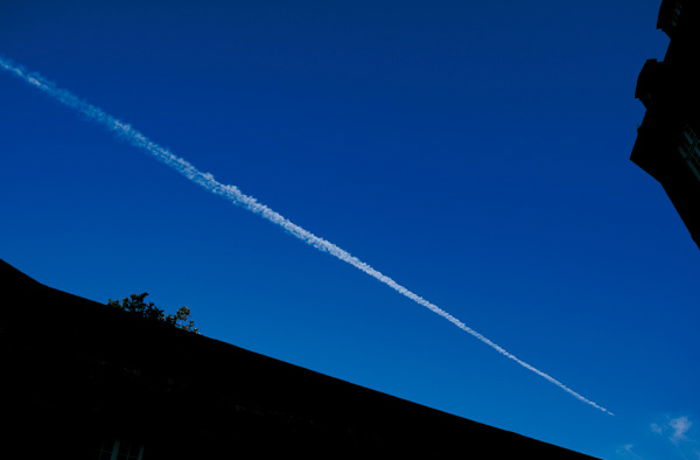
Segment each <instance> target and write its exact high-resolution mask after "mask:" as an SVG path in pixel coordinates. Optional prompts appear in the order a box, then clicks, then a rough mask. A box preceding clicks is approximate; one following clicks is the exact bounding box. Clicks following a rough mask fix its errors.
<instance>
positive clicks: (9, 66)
mask: <svg viewBox="0 0 700 460" xmlns="http://www.w3.org/2000/svg"><path fill="white" fill-rule="evenodd" d="M0 69H2V70H5V71H7V72H9V73H10V74H12V75H14V76H15V77H17V78H19V79H21V80H22V81H24V82H25V83H27V84H29V85H31V86H33V87H35V88H37V89H39V90H41V91H43V92H44V93H46V94H47V95H49V96H50V97H51V98H53V99H55V100H57V101H58V102H60V103H62V104H64V105H66V106H68V107H70V108H71V109H74V110H76V111H78V112H80V113H82V114H83V115H85V116H87V117H88V118H90V119H92V120H94V121H96V122H97V123H99V124H100V125H102V126H103V127H105V128H107V129H108V130H110V131H112V132H114V133H115V134H116V135H117V136H118V137H120V138H122V139H124V140H125V141H127V142H128V143H130V144H131V145H133V146H134V147H137V148H139V149H141V150H144V151H146V153H149V154H150V155H152V156H154V157H156V158H157V159H158V160H160V161H162V162H163V163H165V164H166V165H168V166H170V167H171V168H173V169H175V170H176V171H178V172H179V173H180V174H182V175H183V176H185V177H187V178H188V179H189V180H191V181H192V182H195V183H196V184H199V185H201V186H202V187H204V188H205V189H207V190H208V191H210V192H212V193H214V194H216V195H221V196H222V197H224V198H226V199H228V200H229V201H231V202H233V203H234V204H236V205H239V206H242V207H243V208H245V209H247V210H249V211H251V212H253V213H255V214H258V215H259V216H261V217H263V218H264V219H267V220H269V221H270V222H272V223H274V224H277V225H279V226H280V227H282V228H284V229H285V230H287V231H288V232H289V233H291V234H292V235H294V236H295V237H297V238H299V239H300V240H302V241H304V242H305V243H307V244H309V245H311V246H313V247H315V248H316V249H318V250H320V251H323V252H327V253H329V254H331V255H332V256H335V257H337V258H338V259H340V260H342V261H343V262H347V263H348V264H350V265H352V266H353V267H355V268H357V269H359V270H361V271H363V272H365V273H366V274H368V275H369V276H371V277H372V278H375V279H376V280H378V281H380V282H382V283H384V284H386V285H387V286H389V287H390V288H392V289H393V290H395V291H396V292H398V293H399V294H401V295H403V296H405V297H408V298H409V299H411V300H413V301H414V302H416V303H417V304H418V305H421V306H423V307H425V308H427V309H428V310H430V311H432V312H433V313H435V314H437V315H439V316H442V317H443V318H445V319H446V320H447V321H449V322H450V323H452V324H453V325H455V326H457V327H458V328H460V329H462V330H463V331H465V332H467V333H468V334H470V335H472V336H473V337H475V338H477V339H478V340H480V341H481V342H483V343H485V344H486V345H488V346H489V347H491V348H493V349H494V350H496V351H497V352H499V353H500V354H502V355H503V356H505V357H506V358H508V359H511V360H513V361H515V362H516V363H518V364H519V365H521V366H522V367H524V368H525V369H527V370H529V371H532V372H534V373H535V374H537V375H539V376H540V377H542V378H543V379H545V380H547V381H548V382H550V383H552V384H554V385H556V386H557V387H559V388H561V389H562V390H564V391H565V392H567V393H569V394H570V395H571V396H573V397H574V398H576V399H578V400H579V401H582V402H584V403H586V404H589V405H591V406H593V407H595V408H596V409H598V410H600V411H603V412H605V413H606V414H608V415H614V414H613V413H612V412H610V411H609V410H607V409H606V408H604V407H602V406H600V405H599V404H597V403H596V402H594V401H591V400H590V399H588V398H586V397H584V396H582V395H580V394H579V393H577V392H575V391H574V390H572V389H571V388H569V387H568V386H566V385H564V384H563V383H561V382H560V381H559V380H557V379H555V378H554V377H552V376H551V375H549V374H547V373H545V372H542V371H541V370H539V369H537V368H536V367H534V366H532V365H531V364H528V363H526V362H525V361H523V360H522V359H520V358H518V357H517V356H515V355H513V354H512V353H510V352H509V351H507V350H506V349H505V348H503V347H501V346H500V345H498V344H496V343H494V342H492V341H491V340H489V339H488V338H486V337H484V336H483V335H481V334H480V333H479V332H477V331H475V330H474V329H472V328H470V327H469V326H467V325H466V324H464V323H463V322H462V321H460V320H459V319H457V318H455V317H454V316H452V315H451V314H450V313H448V312H446V311H445V310H443V309H442V308H440V307H438V306H437V305H435V304H434V303H432V302H430V301H428V300H426V299H424V298H423V297H421V296H419V295H418V294H416V293H414V292H412V291H410V290H409V289H407V288H405V287H404V286H402V285H400V284H399V283H397V282H396V281H394V280H393V279H391V278H390V277H388V276H386V275H384V274H383V273H381V272H380V271H379V270H376V269H374V268H372V267H371V266H370V265H368V264H367V263H365V262H363V261H361V260H360V259H358V258H357V257H355V256H353V255H352V254H350V253H349V252H347V251H346V250H344V249H342V248H340V247H338V246H336V245H335V244H333V243H331V242H330V241H328V240H325V239H323V238H321V237H318V236H316V235H314V234H313V233H311V232H309V231H308V230H306V229H304V228H302V227H300V226H298V225H296V224H295V223H294V222H292V221H290V220H289V219H287V218H286V217H284V216H283V215H281V214H280V213H278V212H276V211H273V210H272V209H270V208H269V207H267V206H265V205H264V204H262V203H260V202H258V200H256V199H255V198H253V197H252V196H250V195H246V194H244V193H243V192H241V191H240V190H239V189H238V187H236V186H235V185H226V184H222V183H221V182H219V181H217V180H216V179H214V176H213V175H211V174H210V173H207V172H202V171H200V170H198V169H197V168H195V167H194V166H193V165H192V164H191V163H189V162H188V161H187V160H185V159H183V158H180V157H178V156H176V155H175V154H173V153H172V152H171V151H170V150H168V149H167V148H165V147H162V146H160V145H158V144H156V143H155V142H153V141H151V140H150V139H148V138H147V137H146V136H144V135H143V134H141V133H140V132H139V131H137V130H136V129H134V128H132V127H131V126H130V125H129V124H127V123H124V122H123V121H120V120H119V119H117V118H115V117H113V116H112V115H109V114H108V113H105V112H104V111H103V110H102V109H100V108H98V107H96V106H94V105H92V104H90V103H88V102H86V101H84V100H82V99H80V98H79V97H77V96H76V95H74V94H73V93H71V92H70V91H67V90H65V89H61V88H58V87H56V86H55V85H54V84H53V83H52V82H50V81H48V80H46V79H45V78H43V77H42V76H41V75H39V74H37V73H33V72H29V71H28V70H27V69H25V68H24V67H23V66H21V65H19V64H16V63H14V62H12V61H11V60H9V59H6V58H3V57H2V56H0Z"/></svg>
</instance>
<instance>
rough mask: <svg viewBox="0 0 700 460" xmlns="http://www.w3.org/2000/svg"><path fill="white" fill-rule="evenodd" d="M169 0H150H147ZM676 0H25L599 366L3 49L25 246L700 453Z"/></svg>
mask: <svg viewBox="0 0 700 460" xmlns="http://www.w3.org/2000/svg"><path fill="white" fill-rule="evenodd" d="M144 3H145V4H144ZM658 3H659V2H658V1H650V0H644V1H631V0H624V1H618V2H614V3H612V4H611V2H604V1H598V0H594V1H588V2H574V3H571V2H568V3H565V4H562V3H561V2H553V1H543V2H539V3H534V4H533V3H532V2H515V1H505V2H499V3H497V4H496V3H494V2H486V3H484V2H456V1H454V2H447V1H436V2H430V3H429V4H428V3H427V2H405V1H404V2H388V1H387V2H384V1H379V2H376V1H375V2H364V1H354V2H340V1H329V2H323V3H321V2H296V3H293V2H280V1H277V2H272V1H265V2H214V1H207V0H204V1H201V2H198V3H197V4H196V5H195V4H191V3H189V2H172V1H170V2H161V1H149V2H136V1H125V2H119V3H118V4H116V3H114V4H111V3H110V4H106V3H101V2H79V1H74V0H66V1H64V2H50V1H31V0H30V1H7V2H3V4H2V14H1V15H0V44H1V45H2V46H0V54H2V55H4V56H7V57H9V58H11V59H13V60H16V61H17V62H19V63H21V64H23V65H25V66H27V67H28V68H29V69H31V70H35V71H37V72H39V73H41V74H42V75H44V76H45V77H47V78H48V79H50V80H52V81H54V82H56V83H57V85H58V86H60V87H65V88H66V89H68V90H70V91H72V92H74V93H76V94H77V95H79V96H80V97H83V98H85V99H86V100H88V101H90V102H91V103H93V104H95V105H97V106H99V107H101V108H103V109H104V110H105V111H107V112H109V113H111V114H112V115H115V116H117V117H118V118H121V119H123V120H124V121H127V122H129V123H131V124H133V125H134V127H135V128H137V129H139V130H140V131H142V132H143V133H144V134H146V135H147V136H149V137H150V138H152V139H153V140H154V141H156V142H158V143H160V144H162V145H165V146H167V147H169V148H171V149H172V150H173V152H174V153H176V154H177V155H180V156H182V157H184V158H186V159H187V160H189V161H190V162H192V163H193V164H194V165H195V166H197V167H198V168H200V169H202V170H204V171H209V172H211V173H213V174H214V175H216V177H217V178H218V179H219V180H220V181H222V182H224V183H230V184H236V185H238V186H239V187H241V189H242V190H243V192H245V193H248V194H251V195H253V196H255V197H257V198H258V199H260V200H261V201H262V202H263V203H266V204H267V205H269V206H270V207H272V208H273V209H275V210H277V211H279V212H281V213H282V214H284V215H285V216H287V217H289V218H291V219H292V220H293V221H295V222H296V223H298V224H299V225H302V226H303V227H305V228H307V229H308V230H310V231H312V232H314V233H316V234H318V235H319V236H321V237H324V238H327V239H329V240H330V241H332V242H334V243H336V244H338V245H339V246H341V247H343V248H344V249H347V250H348V251H350V252H351V253H353V254H355V255H356V256H358V257H360V258H361V259H363V260H365V261H366V262H368V263H370V264H372V265H373V266H374V267H375V268H377V269H379V270H381V271H382V272H384V273H386V274H387V275H389V276H391V277H393V278H394V279H396V280H397V281H398V282H400V283H401V284H403V285H405V286H407V287H408V288H409V289H412V290H414V291H415V292H417V293H418V294H420V295H422V296H424V297H426V298H428V299H429V300H431V301H433V302H435V303H436V304H438V305H440V306H441V307H443V308H444V309H446V310H447V311H449V312H451V313H453V314H454V315H455V316H457V317H458V318H460V319H462V320H463V321H464V322H466V323H467V324H468V325H469V326H472V327H474V328H475V329H476V330H478V331H479V332H481V333H483V334H485V335H486V336H487V337H489V338H491V339H492V340H494V341H495V342H497V343H499V344H500V345H503V346H504V347H506V348H507V349H509V350H510V351H512V352H514V353H515V354H516V355H518V356H519V357H521V358H523V359H524V360H526V361H528V362H530V363H531V364H533V365H535V366H536V367H538V368H540V369H542V370H543V371H545V372H548V373H550V374H551V375H553V376H554V377H555V378H557V379H560V380H561V381H563V382H564V383H565V384H567V385H569V386H571V387H572V388H573V389H574V390H576V391H578V392H580V393H582V394H583V395H585V396H587V397H589V398H591V399H593V400H594V401H596V402H598V403H600V404H602V405H604V406H606V407H608V408H609V409H610V410H612V411H613V412H615V413H616V416H615V417H608V416H605V415H604V414H602V413H600V412H598V411H596V410H595V409H593V408H590V407H589V406H586V405H584V404H581V403H580V402H579V401H576V400H575V399H573V398H571V397H570V396H569V395H567V394H566V393H564V392H563V391H561V390H559V389H557V388H556V387H554V386H552V385H550V384H548V383H547V382H545V381H544V380H542V379H540V378H538V377H537V376H534V375H532V374H531V373H529V372H527V371H525V370H524V369H522V368H520V367H518V366H516V365H514V364H513V363H512V362H510V361H508V360H506V359H503V358H502V357H501V356H500V355H498V354H497V353H495V352H494V351H493V350H491V349H489V348H488V347H485V346H484V345H483V344H481V343H479V342H478V341H476V340H474V339H473V338H472V337H470V336H468V335H466V334H464V333H463V332H461V331H459V330H457V329H455V328H454V327H451V326H450V325H449V323H446V322H445V321H444V320H442V319H440V318H438V317H436V316H434V315H432V314H431V313H430V312H428V311H426V310H424V309H422V308H420V307H419V306H417V305H415V304H413V303H412V302H410V301H408V300H406V299H405V298H403V297H401V296H398V295H396V293H394V292H393V291H391V290H390V289H387V288H386V287H385V286H383V285H381V284H380V283H377V282H376V281H375V280H373V279H371V278H368V277H367V276H365V275H364V274H362V273H360V272H358V271H356V270H354V269H352V268H351V267H349V266H346V265H345V264H341V263H339V262H338V261H336V260H334V259H333V258H330V257H328V256H327V255H325V254H322V253H319V252H317V251H314V250H312V249H311V248H309V247H308V246H305V245H304V244H302V243H300V242H299V241H297V240H295V239H293V238H290V237H289V236H288V235H285V234H284V232H282V231H280V230H279V229H278V228H276V227H274V226H272V225H270V224H269V223H267V222H265V221H263V220H261V219H259V218H258V217H256V216H253V215H252V214H250V213H247V212H245V211H244V210H242V209H240V208H237V207H234V206H231V205H230V204H229V203H227V202H225V201H223V200H221V199H220V198H217V197H215V196H212V195H210V194H208V193H206V192H204V191H203V190H202V189H200V188H199V187H196V186H195V185H193V184H191V183H190V182H188V181H186V180H184V179H183V178H182V177H181V176H179V175H177V174H175V173H173V172H172V171H171V170H169V169H168V168H166V167H164V166H163V165H162V164H160V163H158V162H156V161H154V160H153V159H152V158H150V157H148V156H146V155H144V154H143V153H141V152H140V151H138V150H136V149H134V148H133V147H131V146H129V145H128V144H126V143H124V142H121V141H119V140H118V139H115V138H113V137H112V136H111V135H109V134H108V133H107V132H105V131H104V130H102V129H101V128H99V127H98V126H97V125H95V124H93V123H90V122H86V120H84V119H83V118H81V117H80V116H77V115H76V114H75V113H72V112H71V111H70V110H68V109H66V108H64V107H62V106H60V105H58V104H56V103H55V102H53V101H51V100H50V99H48V98H46V97H45V96H43V95H42V94H40V93H39V92H37V91H36V90H33V89H32V88H29V87H28V86H26V85H23V84H22V83H21V82H20V81H19V80H17V79H14V78H12V77H10V76H9V75H7V74H0V101H2V103H1V104H0V133H2V139H3V143H2V144H1V145H2V149H1V150H0V151H1V152H2V160H3V167H2V168H0V206H1V208H0V209H1V210H2V215H3V225H2V226H0V241H2V243H0V244H2V252H1V254H0V257H2V258H3V259H5V260H6V261H7V262H9V263H11V264H13V265H15V266H16V267H18V268H19V269H21V270H23V271H25V272H26V273H27V274H29V275H30V276H33V277H35V278H36V279H38V280H39V281H42V282H44V283H46V284H49V285H51V286H53V287H57V288H60V289H63V290H67V291H69V292H72V293H75V294H78V295H82V296H84V297H88V298H91V299H94V300H98V301H106V299H107V298H121V297H123V296H126V295H128V294H130V293H133V292H143V291H148V292H150V293H151V297H152V300H153V301H155V302H156V303H157V304H158V305H159V306H161V307H168V308H170V309H171V310H174V309H176V308H177V307H178V306H180V305H188V306H189V307H190V308H191V309H192V311H193V316H194V319H195V321H196V322H197V325H198V326H199V327H200V329H201V330H202V332H203V333H204V334H206V335H209V336H212V337H215V338H217V339H221V340H224V341H227V342H230V343H233V344H235V345H238V346H242V347H244V348H248V349H251V350H253V351H257V352H260V353H264V354H267V355H270V356H273V357H276V358H279V359H283V360H286V361H289V362H292V363H295V364H298V365H301V366H304V367H308V368H310V369H314V370H317V371H320V372H323V373H326V374H329V375H333V376H335V377H339V378H342V379H345V380H349V381H351V382H354V383H358V384H360V385H364V386H368V387H370V388H374V389H377V390H380V391H383V392H386V393H389V394H393V395H396V396H399V397H403V398H406V399H409V400H412V401H416V402H418V403H421V404H426V405H428V406H431V407H435V408H437V409H441V410H445V411H447V412H451V413H454V414H457V415H460V416H464V417H467V418H470V419H473V420H477V421H480V422H483V423H488V424H490V425H494V426H497V427H500V428H504V429H508V430H512V431H515V432H518V433H521V434H524V435H526V436H531V437H535V438H537V439H541V440H544V441H547V442H551V443H554V444H558V445H562V446H564V447H568V448H571V449H575V450H578V451H581V452H584V453H588V454H591V455H596V456H600V457H605V458H645V459H655V458H668V459H673V458H700V443H699V442H698V441H700V429H699V426H700V422H698V416H700V404H699V403H700V401H699V400H698V396H697V388H699V387H700V385H699V384H700V372H699V371H698V366H697V361H698V351H699V350H700V339H698V336H697V324H698V321H699V320H700V311H699V310H698V308H697V307H698V301H697V273H698V271H697V267H698V251H697V249H696V248H695V246H694V244H693V242H692V240H691V239H690V236H689V235H688V232H687V230H686V229H685V228H684V227H683V224H682V222H681V221H680V218H679V217H678V216H677V214H676V213H675V211H674V209H673V207H672V205H671V204H670V202H669V200H668V199H667V198H666V196H665V194H664V193H663V190H662V189H661V187H660V186H659V185H658V183H656V182H655V181H654V180H653V179H652V178H651V177H649V176H647V175H646V174H645V173H644V172H643V171H641V170H640V169H639V168H637V167H636V166H635V165H634V164H632V163H631V162H630V161H629V153H630V151H631V148H632V145H633V143H634V139H635V135H636V127H637V125H638V124H639V123H640V122H641V118H642V116H643V113H644V109H643V106H642V105H641V104H640V103H639V102H638V101H636V100H635V99H634V98H633V94H634V86H635V81H636V76H637V74H638V72H639V69H640V68H641V65H642V64H643V63H644V60H645V59H647V58H652V57H656V58H661V57H663V52H664V50H665V47H666V45H667V43H668V40H667V38H666V37H665V36H664V35H663V34H662V33H661V32H660V31H656V30H655V23H656V14H657V10H658Z"/></svg>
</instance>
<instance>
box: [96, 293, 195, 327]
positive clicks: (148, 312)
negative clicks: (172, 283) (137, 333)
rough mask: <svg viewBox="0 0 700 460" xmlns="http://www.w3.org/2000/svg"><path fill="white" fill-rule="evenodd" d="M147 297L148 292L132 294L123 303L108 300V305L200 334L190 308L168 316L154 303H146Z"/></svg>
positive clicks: (183, 308) (181, 309)
mask: <svg viewBox="0 0 700 460" xmlns="http://www.w3.org/2000/svg"><path fill="white" fill-rule="evenodd" d="M146 296H148V292H144V293H142V294H131V295H130V296H129V297H124V299H122V301H121V302H119V301H118V300H112V299H108V300H107V305H109V306H110V307H115V308H118V309H120V310H123V311H126V312H129V313H133V314H135V315H138V316H140V317H142V318H145V319H148V320H152V321H162V322H164V323H166V324H170V325H171V326H174V327H177V328H179V329H182V330H185V331H188V332H194V333H195V334H199V329H197V328H196V327H194V321H192V320H191V319H190V314H191V313H192V312H191V311H190V309H189V308H187V307H180V308H179V309H178V310H177V312H175V314H174V315H166V314H165V310H161V309H160V308H158V307H156V306H155V304H154V303H153V302H148V303H146V302H144V299H145V298H146Z"/></svg>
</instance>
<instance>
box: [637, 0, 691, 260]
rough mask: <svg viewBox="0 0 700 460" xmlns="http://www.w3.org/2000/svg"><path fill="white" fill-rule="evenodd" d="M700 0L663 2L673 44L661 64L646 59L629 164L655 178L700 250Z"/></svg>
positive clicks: (664, 24) (663, 21) (662, 17)
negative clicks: (640, 108) (640, 110)
mask: <svg viewBox="0 0 700 460" xmlns="http://www.w3.org/2000/svg"><path fill="white" fill-rule="evenodd" d="M699 9H700V2H698V0H664V1H663V2H662V4H661V9H660V11H659V20H658V23H657V28H659V29H661V30H663V31H664V32H665V33H666V34H667V35H668V36H669V37H670V38H671V42H670V44H669V46H668V50H667V51H666V56H665V57H664V60H663V61H662V62H659V61H657V60H656V59H650V60H648V61H647V62H646V63H645V64H644V67H643V68H642V71H641V73H640V74H639V78H638V80H637V90H636V94H635V97H637V99H639V100H640V101H642V103H643V104H644V106H645V107H646V109H647V112H646V115H645V116H644V120H643V122H642V124H641V126H640V127H639V130H638V134H637V141H636V142H635V144H634V148H633V150H632V155H631V160H632V161H633V162H635V163H636V164H637V165H639V167H641V168H642V169H644V171H646V172H647V173H649V174H650V175H651V176H652V177H654V178H655V179H656V180H657V181H659V183H661V185H662V186H663V188H664V189H665V190H666V194H667V195H668V197H669V198H670V199H671V201H672V202H673V205H674V206H675V207H676V210H677V211H678V214H680V216H681V218H682V219H683V222H684V223H685V225H686V227H687V228H688V230H689V231H690V234H691V236H692V237H693V239H694V240H695V243H696V244H697V245H698V247H700V137H699V136H700V105H699V103H700V80H698V74H697V70H696V69H697V68H698V65H699V64H698V62H699V59H700V15H699V14H698V10H699Z"/></svg>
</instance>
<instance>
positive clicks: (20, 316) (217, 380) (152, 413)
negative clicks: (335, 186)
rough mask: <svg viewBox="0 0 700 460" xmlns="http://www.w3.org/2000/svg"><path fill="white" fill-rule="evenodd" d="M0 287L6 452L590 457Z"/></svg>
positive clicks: (15, 285) (2, 279)
mask: <svg viewBox="0 0 700 460" xmlns="http://www.w3.org/2000/svg"><path fill="white" fill-rule="evenodd" d="M0 286H1V287H2V295H3V300H2V304H1V307H2V311H1V314H0V350H2V353H3V354H2V356H3V363H2V366H3V373H2V379H0V388H2V395H3V412H2V413H3V419H4V420H5V421H11V423H12V426H11V428H10V429H9V430H2V431H0V437H2V443H1V444H0V449H2V450H1V453H0V455H1V456H2V457H3V458H8V459H15V458H17V459H20V458H37V459H39V458H42V459H43V458H71V459H99V460H104V459H109V460H112V459H133V460H152V459H167V460H173V459H187V460H194V459H196V460H203V459H217V460H223V459H229V458H230V459H233V458H261V459H262V458H292V457H290V456H291V455H292V454H301V455H302V456H303V457H301V458H324V459H330V458H345V457H349V456H353V458H377V457H379V456H384V457H386V458H402V457H403V456H407V458H408V455H409V454H410V456H411V458H414V457H415V456H416V455H422V456H423V458H430V459H438V458H448V457H449V458H452V457H455V455H454V454H455V452H458V453H459V455H458V456H457V457H458V458H478V459H485V458H493V459H516V458H532V459H585V458H592V457H588V456H586V455H583V454H579V453H576V452H573V451H570V450H567V449H563V448H560V447H556V446H553V445H551V444H547V443H543V442H540V441H536V440H534V439H530V438H527V437H524V436H520V435H518V434H514V433H511V432H508V431H503V430H500V429H497V428H492V427H489V426H487V425H483V424H480V423H476V422H473V421H470V420H466V419H463V418H460V417H457V416H454V415H450V414H447V413H444V412H440V411H437V410H434V409H430V408H428V407H425V406H421V405H419V404H415V403H411V402H408V401H405V400H402V399H398V398H395V397H392V396H389V395H386V394H382V393H379V392H376V391H373V390H369V389H367V388H363V387H360V386H357V385H353V384H351V383H348V382H344V381H341V380H338V379H335V378H332V377H328V376H325V375H322V374H319V373H317V372H313V371H310V370H307V369H303V368H301V367H298V366H294V365H291V364H288V363H285V362H282V361H278V360H275V359H272V358H269V357H266V356H262V355H259V354H257V353H253V352H250V351H247V350H243V349H241V348H238V347H235V346H233V345H229V344H227V343H223V342H220V341H218V340H214V339H211V338H208V337H204V336H202V335H197V334H193V333H190V332H185V331H183V330H180V329H177V328H174V327H172V326H168V325H166V324H163V323H161V322H157V321H149V320H145V319H142V318H139V317H137V316H134V315H132V314H129V313H126V312H123V311H120V310H118V309H116V308H112V307H108V306H106V305H102V304H99V303H96V302H93V301H90V300H87V299H84V298H81V297H77V296H74V295H71V294H67V293H65V292H61V291H58V290H55V289H52V288H49V287H47V286H44V285H42V284H40V283H38V282H36V281H34V280H32V279H31V278H29V277H28V276H26V275H24V274H23V273H21V272H19V271H18V270H16V269H14V268H13V267H12V266H10V265H8V264H7V263H5V262H3V261H0ZM572 429H573V428H572Z"/></svg>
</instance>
